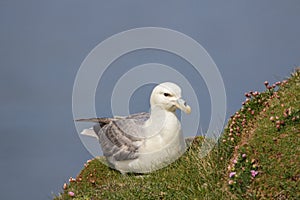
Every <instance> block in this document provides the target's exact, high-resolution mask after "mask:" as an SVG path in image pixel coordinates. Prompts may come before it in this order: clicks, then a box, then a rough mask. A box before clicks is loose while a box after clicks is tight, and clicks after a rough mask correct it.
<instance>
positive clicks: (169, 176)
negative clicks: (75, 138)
mask: <svg viewBox="0 0 300 200" xmlns="http://www.w3.org/2000/svg"><path fill="white" fill-rule="evenodd" d="M266 87H268V89H267V88H266V91H264V92H262V93H258V92H249V93H247V94H246V96H247V98H248V99H249V100H247V101H246V102H244V103H243V106H242V108H241V109H240V110H239V111H237V112H236V113H235V114H234V115H233V116H232V117H231V118H230V120H229V122H228V125H227V127H226V128H225V129H224V132H223V135H222V137H221V138H220V139H219V143H218V145H216V146H215V147H214V148H213V150H212V151H211V152H210V153H209V155H208V156H206V157H204V158H200V157H199V153H200V149H201V145H202V143H203V138H201V137H198V138H197V139H196V140H194V141H193V144H192V146H191V147H190V148H189V149H188V151H187V152H186V153H185V154H184V155H183V156H182V157H181V158H180V159H179V160H177V161H176V162H174V163H172V164H171V165H169V166H168V167H165V168H163V169H160V170H158V171H155V172H153V173H150V174H147V175H139V174H127V175H122V174H120V173H119V172H118V171H115V170H112V169H110V168H108V167H107V166H106V165H104V164H102V162H100V161H99V160H98V159H94V160H92V161H91V162H89V163H86V164H85V165H86V166H85V168H84V169H83V170H82V171H81V172H80V174H79V175H78V176H77V177H76V179H74V180H72V181H71V182H69V183H68V184H67V185H66V187H65V189H63V191H62V193H61V194H60V195H59V196H57V197H55V199H297V198H299V197H300V194H299V188H300V187H299V186H300V185H299V178H300V170H299V168H300V167H299V164H300V160H299V155H300V152H299V146H300V145H299V144H300V141H299V135H300V119H299V115H300V71H299V70H298V71H295V73H293V75H292V76H291V77H290V78H289V79H288V80H287V81H286V82H282V83H278V84H277V86H275V87H270V86H269V85H267V86H266ZM230 175H231V176H230ZM69 192H73V193H74V196H73V197H71V196H70V195H69V194H68V193H69Z"/></svg>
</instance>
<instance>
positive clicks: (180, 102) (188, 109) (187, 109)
mask: <svg viewBox="0 0 300 200" xmlns="http://www.w3.org/2000/svg"><path fill="white" fill-rule="evenodd" d="M175 106H176V107H177V108H178V109H180V110H182V111H183V112H185V113H186V114H190V113H191V111H192V109H191V107H190V106H189V105H187V104H186V102H185V101H184V100H183V99H178V100H177V101H176V103H175Z"/></svg>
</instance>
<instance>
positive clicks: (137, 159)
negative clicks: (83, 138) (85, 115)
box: [82, 82, 191, 173]
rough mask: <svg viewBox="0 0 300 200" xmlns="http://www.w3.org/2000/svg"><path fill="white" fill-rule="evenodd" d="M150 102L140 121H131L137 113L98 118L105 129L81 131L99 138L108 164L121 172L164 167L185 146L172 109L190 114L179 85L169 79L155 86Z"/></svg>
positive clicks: (153, 169)
mask: <svg viewBox="0 0 300 200" xmlns="http://www.w3.org/2000/svg"><path fill="white" fill-rule="evenodd" d="M150 105H151V112H150V116H149V114H148V117H147V120H144V121H142V123H140V121H141V120H140V119H138V120H140V121H138V122H139V123H138V124H136V121H133V119H135V120H136V118H137V117H139V114H136V115H135V116H134V117H130V116H129V117H127V118H126V117H124V118H100V119H98V120H99V122H100V123H102V125H100V126H101V127H103V128H102V129H103V130H104V131H99V132H98V133H96V132H97V131H96V132H94V130H93V129H85V130H84V131H83V132H82V134H84V135H89V136H93V135H94V136H96V137H98V139H99V141H100V144H101V146H102V149H103V151H104V155H105V156H106V159H107V161H108V163H109V164H110V165H111V167H113V168H115V169H117V170H119V171H120V172H121V173H126V172H135V173H149V172H152V171H155V170H157V169H160V168H162V167H165V166H167V165H168V164H170V163H172V162H174V161H175V160H176V159H178V158H179V157H180V156H181V155H182V154H183V153H184V152H185V149H186V144H185V141H184V137H183V134H182V130H181V124H180V121H179V120H178V118H177V116H176V113H175V111H176V109H177V108H180V109H182V110H183V111H185V112H187V113H189V112H190V110H191V108H190V107H189V106H188V105H186V103H185V102H184V101H183V100H182V99H181V90H180V88H179V87H178V86H177V85H175V84H173V83H168V82H167V83H163V84H160V85H158V86H157V87H155V88H154V90H153V92H152V94H151V98H150ZM140 116H142V115H140ZM104 120H106V121H105V122H103V121H104ZM107 121H109V122H107ZM103 123H105V124H107V125H103Z"/></svg>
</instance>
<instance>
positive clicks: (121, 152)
mask: <svg viewBox="0 0 300 200" xmlns="http://www.w3.org/2000/svg"><path fill="white" fill-rule="evenodd" d="M144 117H145V116H144ZM144 117H142V116H138V115H134V116H128V117H127V118H124V119H119V120H115V121H111V122H110V123H109V124H107V125H105V126H104V127H102V128H100V126H99V125H98V127H94V130H95V131H96V130H97V129H99V131H98V136H99V141H100V144H101V147H102V150H103V153H104V156H106V157H112V158H113V159H114V160H117V161H122V160H132V159H136V158H138V149H139V147H140V146H141V145H142V143H143V142H144V137H142V136H141V135H142V131H143V129H142V127H141V124H143V122H144V121H145V118H144Z"/></svg>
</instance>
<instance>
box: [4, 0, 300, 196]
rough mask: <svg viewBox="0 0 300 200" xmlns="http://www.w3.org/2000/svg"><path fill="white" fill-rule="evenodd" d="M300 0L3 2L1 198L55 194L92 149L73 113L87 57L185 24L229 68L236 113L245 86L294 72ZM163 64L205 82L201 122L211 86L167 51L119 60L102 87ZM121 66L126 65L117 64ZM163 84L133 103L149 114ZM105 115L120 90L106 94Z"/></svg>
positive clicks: (226, 75) (101, 109)
mask: <svg viewBox="0 0 300 200" xmlns="http://www.w3.org/2000/svg"><path fill="white" fill-rule="evenodd" d="M299 10H300V2H299V1H280V0H268V1H263V2H262V1H259V0H255V1H248V2H245V1H243V2H242V1H221V0H219V1H218V0H215V1H189V2H183V1H176V2H174V1H171V0H170V1H164V2H161V1H148V2H146V1H143V2H141V1H122V2H119V3H117V2H105V1H79V0H78V1H77V0H72V1H71V0H63V1H57V0H55V1H47V2H46V1H37V0H29V1H9V0H1V1H0V25H1V26H0V134H1V138H0V177H1V181H0V199H38V200H40V199H51V198H52V197H53V194H58V192H59V191H61V186H62V185H63V183H64V182H66V181H68V178H69V177H70V176H73V177H74V176H76V174H77V173H78V172H79V171H80V170H81V169H82V167H83V163H84V162H85V161H86V160H87V159H90V158H91V157H92V156H91V155H90V154H89V153H88V151H87V150H86V149H85V148H84V146H83V145H82V143H81V141H80V139H79V137H78V135H77V132H76V130H75V126H74V123H73V116H72V89H73V83H74V79H75V76H76V73H77V70H78V69H79V67H80V65H81V62H82V61H83V60H84V58H85V57H86V56H87V54H88V53H89V52H90V51H91V50H92V49H93V48H94V47H95V46H96V45H97V44H98V43H99V42H101V41H103V40H105V39H106V38H108V37H109V36H111V35H113V34H116V33H119V32H121V31H124V30H127V29H131V28H135V27H144V26H157V27H165V28H170V29H174V30H177V31H180V32H182V33H185V34H187V35H189V36H190V37H192V38H194V39H195V40H196V41H198V42H199V43H200V44H201V45H203V47H204V48H205V49H206V50H207V51H208V52H209V53H210V55H211V57H212V58H213V59H214V61H215V63H216V64H217V66H218V67H219V70H220V72H221V75H222V77H223V80H224V83H225V87H226V94H227V105H228V107H227V117H228V116H229V115H230V114H232V113H233V112H235V111H236V110H237V109H238V108H239V107H240V105H241V102H242V101H243V100H244V96H243V95H244V92H246V91H249V90H263V89H264V86H263V81H265V80H269V81H270V82H274V81H277V80H281V79H283V78H285V77H287V76H288V75H289V74H290V72H291V71H292V69H293V67H294V66H296V65H299V64H300V54H299V52H300V40H299V35H300V26H299V21H300V12H299ZM149 62H157V63H164V64H166V65H170V66H173V67H174V68H177V69H181V70H182V71H184V72H182V73H184V74H185V75H186V76H187V77H190V80H191V82H193V84H196V83H199V91H198V92H197V95H198V96H199V97H200V99H201V100H200V101H199V102H200V107H201V127H202V128H203V129H204V131H205V128H207V125H208V122H209V118H210V108H209V106H207V105H210V102H209V100H208V99H207V98H206V97H207V96H208V92H207V89H206V88H205V84H204V83H203V81H202V80H201V77H197V76H195V74H194V72H193V71H192V70H191V69H190V66H189V65H188V64H187V63H186V61H184V60H182V59H180V58H178V57H176V56H175V55H170V54H168V53H162V52H159V51H150V50H148V51H142V52H133V53H131V54H128V55H125V56H123V57H122V58H120V59H119V60H117V61H116V62H115V63H113V64H112V66H111V68H110V70H108V71H107V72H106V75H105V77H103V80H102V82H101V84H100V85H99V88H102V87H104V88H106V89H107V91H109V90H110V89H111V88H112V87H113V85H114V83H115V81H116V80H117V79H118V77H119V76H120V74H118V73H122V70H123V71H126V70H128V69H130V67H133V66H136V65H139V64H143V63H149ZM116 69H117V71H116ZM152 87H153V85H148V86H145V87H144V88H140V89H139V90H137V92H136V93H135V94H134V95H133V99H132V101H131V103H130V110H131V111H132V112H134V111H148V109H149V105H148V100H147V99H146V100H145V98H144V97H145V96H147V95H149V92H150V91H151V88H152ZM96 99H97V101H98V102H101V103H99V105H97V113H98V115H101V116H102V115H103V116H106V115H110V114H111V110H110V109H108V108H109V106H110V105H107V104H108V103H109V100H110V96H109V95H107V94H106V93H101V92H99V93H97V96H96Z"/></svg>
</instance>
